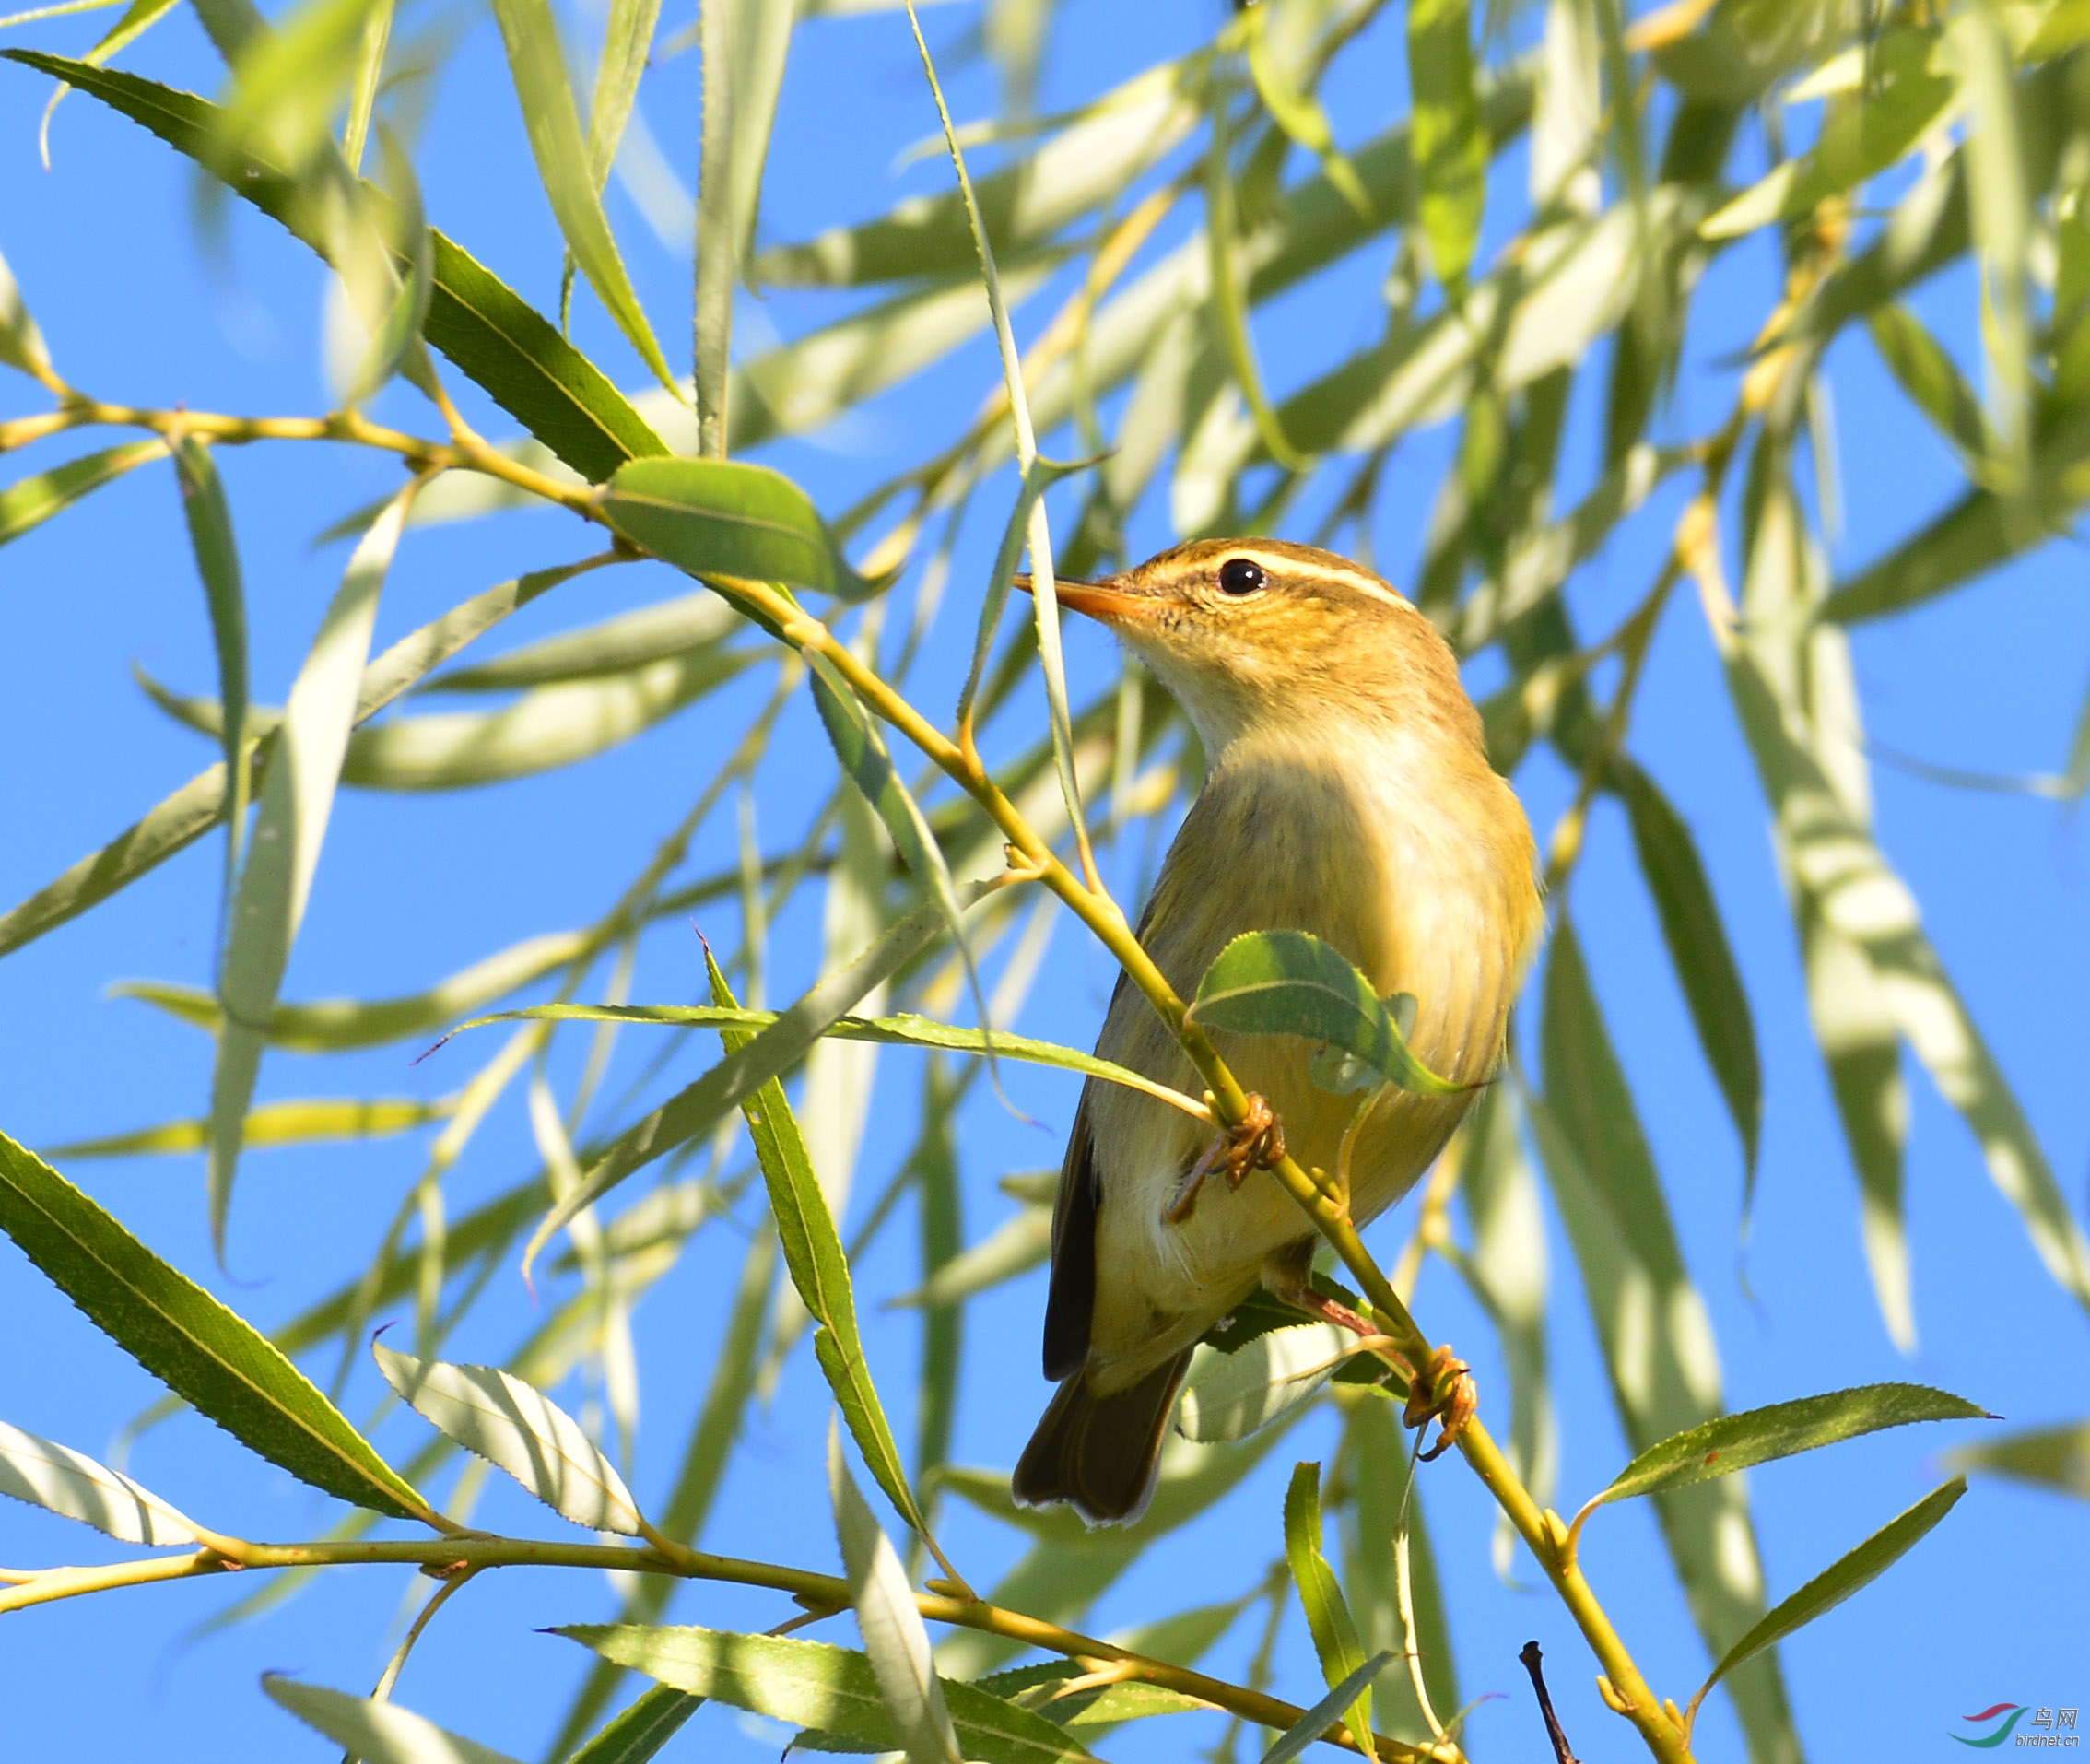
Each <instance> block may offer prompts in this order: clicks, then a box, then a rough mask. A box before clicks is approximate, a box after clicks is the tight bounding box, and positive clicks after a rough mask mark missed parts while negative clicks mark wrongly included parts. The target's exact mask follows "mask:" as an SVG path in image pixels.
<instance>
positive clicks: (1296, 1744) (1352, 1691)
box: [1262, 1652, 1393, 1764]
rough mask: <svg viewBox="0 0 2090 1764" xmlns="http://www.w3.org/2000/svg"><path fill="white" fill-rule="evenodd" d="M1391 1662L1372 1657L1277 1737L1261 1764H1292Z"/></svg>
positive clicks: (1383, 1656)
mask: <svg viewBox="0 0 2090 1764" xmlns="http://www.w3.org/2000/svg"><path fill="white" fill-rule="evenodd" d="M1392 1663H1393V1656H1392V1655H1391V1653H1383V1652H1382V1653H1375V1654H1373V1655H1372V1657H1371V1658H1370V1659H1369V1660H1367V1661H1366V1662H1365V1663H1364V1664H1362V1665H1361V1666H1359V1667H1358V1668H1357V1669H1356V1671H1355V1672H1353V1673H1352V1674H1350V1676H1348V1677H1347V1678H1345V1679H1344V1680H1343V1682H1342V1683H1341V1684H1339V1685H1337V1686H1335V1688H1333V1689H1332V1690H1331V1691H1330V1692H1329V1693H1328V1694H1327V1696H1325V1697H1323V1698H1322V1699H1321V1700H1320V1701H1319V1702H1317V1703H1316V1704H1314V1706H1313V1707H1312V1708H1311V1709H1309V1710H1308V1711H1307V1712H1306V1713H1305V1714H1303V1715H1301V1716H1300V1717H1299V1718H1298V1720H1297V1721H1296V1722H1294V1723H1292V1724H1291V1726H1289V1727H1287V1728H1286V1730H1285V1731H1284V1732H1283V1733H1282V1734H1280V1735H1278V1736H1277V1743H1276V1744H1275V1745H1274V1746H1272V1747H1271V1748H1270V1749H1269V1750H1268V1751H1267V1752H1265V1753H1263V1755H1262V1764H1292V1760H1293V1759H1294V1758H1297V1757H1298V1756H1299V1755H1300V1754H1301V1753H1303V1752H1304V1751H1305V1750H1306V1748H1307V1747H1308V1746H1311V1745H1312V1744H1313V1743H1314V1741H1315V1740H1317V1739H1320V1738H1321V1737H1322V1736H1323V1735H1326V1734H1327V1733H1328V1731H1329V1730H1330V1729H1331V1728H1333V1726H1334V1725H1335V1723H1337V1722H1339V1721H1341V1720H1342V1719H1343V1711H1344V1710H1345V1709H1349V1708H1351V1707H1352V1706H1353V1705H1354V1704H1355V1703H1356V1699H1357V1697H1358V1696H1359V1694H1360V1693H1362V1692H1363V1691H1364V1690H1365V1689H1366V1688H1368V1686H1369V1685H1370V1683H1371V1681H1372V1680H1373V1679H1374V1678H1376V1677H1378V1676H1379V1675H1380V1673H1381V1672H1383V1671H1385V1669H1386V1668H1387V1667H1388V1666H1389V1665H1391V1664H1392Z"/></svg>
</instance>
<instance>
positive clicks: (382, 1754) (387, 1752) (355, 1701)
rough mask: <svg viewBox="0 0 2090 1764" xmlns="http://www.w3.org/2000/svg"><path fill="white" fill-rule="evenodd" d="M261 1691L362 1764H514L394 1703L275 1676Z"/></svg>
mask: <svg viewBox="0 0 2090 1764" xmlns="http://www.w3.org/2000/svg"><path fill="white" fill-rule="evenodd" d="M262 1688H263V1689H264V1690H265V1691H267V1692H268V1694H269V1695H270V1696H271V1697H272V1698H274V1699H276V1701H277V1702H278V1703H280V1704H282V1705H283V1707H284V1708H286V1709H288V1711H290V1712H291V1713H292V1714H293V1715H295V1716H297V1718H298V1719H299V1721H301V1722H303V1723H305V1724H306V1725H307V1726H308V1727H316V1728H318V1729H319V1731H320V1732H321V1733H323V1734H324V1735H326V1736H327V1738H329V1739H331V1740H332V1741H333V1742H334V1743H335V1745H336V1746H346V1747H347V1748H348V1755H349V1757H351V1758H360V1759H362V1761H363V1764H515V1760H514V1759H513V1758H510V1757H509V1756H508V1754H507V1753H506V1752H497V1751H495V1750H493V1749H492V1747H490V1746H481V1745H480V1744H478V1742H477V1741H476V1740H469V1739H466V1738H464V1736H463V1735H460V1734H452V1732H450V1731H449V1729H447V1728H443V1727H438V1726H437V1725H436V1724H435V1723H433V1722H432V1721H429V1719H427V1717H425V1716H422V1715H417V1714H415V1713H414V1711H412V1710H410V1709H402V1708H400V1706H399V1705H398V1704H397V1703H395V1702H390V1701H384V1700H382V1699H378V1698H375V1697H351V1696H350V1695H349V1694H348V1693H347V1692H346V1691H345V1690H329V1689H328V1688H326V1687H325V1686H324V1685H301V1684H299V1682H298V1681H297V1680H296V1679H295V1678H286V1677H284V1676H282V1675H281V1674H280V1673H274V1672H264V1674H262Z"/></svg>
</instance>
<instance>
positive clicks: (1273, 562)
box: [1227, 545, 1408, 606]
mask: <svg viewBox="0 0 2090 1764" xmlns="http://www.w3.org/2000/svg"><path fill="white" fill-rule="evenodd" d="M1227 557H1229V558H1247V559H1250V560H1251V561H1253V562H1255V563H1260V564H1261V565H1262V567H1263V568H1264V569H1265V570H1272V571H1274V572H1275V573H1276V574H1279V575H1297V574H1300V573H1301V572H1306V573H1310V574H1313V575H1317V576H1320V577H1321V578H1322V579H1323V580H1325V581H1328V582H1343V583H1344V584H1346V585H1347V586H1349V587H1352V588H1355V589H1357V590H1358V591H1359V592H1360V593H1363V594H1369V595H1370V596H1371V597H1372V598H1373V599H1374V600H1382V601H1384V602H1386V604H1387V605H1388V606H1406V605H1407V604H1408V603H1407V602H1406V601H1405V600H1403V599H1402V597H1401V596H1400V595H1399V594H1395V593H1394V592H1393V591H1392V590H1391V588H1389V587H1387V586H1386V585H1385V584H1384V583H1383V582H1380V581H1379V580H1378V579H1377V578H1376V577H1372V576H1368V575H1366V574H1365V573H1364V572H1363V571H1362V570H1334V569H1331V568H1330V567H1329V566H1328V565H1326V564H1320V563H1307V562H1305V561H1304V560H1302V559H1298V558H1295V557H1289V556H1287V555H1286V554H1285V553H1283V552H1277V551H1258V550H1257V549H1256V548H1255V547H1253V546H1248V545H1244V546H1230V547H1227Z"/></svg>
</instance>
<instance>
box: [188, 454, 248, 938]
mask: <svg viewBox="0 0 2090 1764" xmlns="http://www.w3.org/2000/svg"><path fill="white" fill-rule="evenodd" d="M172 451H173V455H174V476H175V481H176V482H177V483H178V484H179V485H180V486H181V489H182V512H183V513H184V514H185V515H186V516H187V517H188V523H189V544H190V547H191V548H192V549H193V550H194V552H195V557H196V573H197V574H198V575H199V576H201V577H202V578H203V584H204V599H205V604H206V605H207V606H209V608H210V634H211V641H212V643H213V644H214V646H215V647H216V649H217V701H218V703H219V704H220V705H221V706H222V707H223V711H222V714H221V715H220V716H219V718H218V723H219V726H220V739H221V740H222V742H223V744H224V747H225V771H226V775H227V776H228V777H229V778H230V779H231V780H232V801H231V803H230V805H229V806H228V808H227V811H226V819H227V824H228V827H229V830H230V834H231V837H230V838H229V840H228V841H226V848H225V904H226V909H227V911H229V910H230V908H231V904H232V888H233V884H234V882H235V881H236V880H237V879H238V876H239V874H240V855H241V853H240V848H241V842H242V841H244V839H245V838H246V832H247V798H248V794H249V790H250V788H251V782H252V781H251V780H250V779H249V777H248V775H247V769H246V766H245V764H244V759H245V756H246V751H247V701H248V691H247V597H246V590H245V587H244V586H243V585H242V583H241V577H240V548H239V545H238V543H237V542H236V541H235V539H234V538H233V535H232V511H231V509H230V507H229V505H228V504H227V502H226V500H225V484H224V480H223V479H221V478H220V477H219V476H218V475H217V465H216V464H215V463H214V462H213V460H212V459H211V456H210V450H209V449H208V448H207V447H205V445H204V444H203V443H202V442H201V441H197V440H196V439H195V437H194V436H193V435H183V436H182V437H181V438H180V439H179V440H178V441H175V442H174V444H173V450H172Z"/></svg>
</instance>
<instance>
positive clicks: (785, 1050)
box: [522, 896, 977, 1272]
mask: <svg viewBox="0 0 2090 1764" xmlns="http://www.w3.org/2000/svg"><path fill="white" fill-rule="evenodd" d="M975 898H977V896H976V897H975ZM943 923H944V915H943V910H942V909H941V908H940V907H937V906H935V905H933V904H932V905H929V906H923V907H919V908H917V909H916V910H915V911H912V912H910V913H909V914H908V916H907V917H906V918H904V919H902V920H901V921H900V922H899V923H898V924H896V925H895V926H894V927H893V928H892V929H891V930H890V931H888V932H886V935H884V936H883V937H881V938H879V939H878V941H877V942H876V943H875V944H874V945H873V946H872V947H870V948H869V949H867V950H865V951H864V952H863V955H862V956H860V957H858V958H857V959H856V960H855V961H853V962H851V964H850V965H849V966H848V967H847V968H845V969H843V970H841V971H840V972H839V973H835V974H830V975H828V977H827V978H826V979H825V980H823V981H820V982H817V983H816V985H814V986H813V987H812V988H811V989H810V990H809V991H808V992H806V993H805V994H804V995H803V996H802V997H801V998H800V999H799V1001H798V1002H797V1003H796V1004H795V1005H793V1006H792V1007H791V1008H790V1009H789V1010H787V1011H786V1012H784V1014H783V1015H782V1016H781V1017H779V1018H778V1019H777V1020H776V1022H775V1023H773V1024H771V1025H770V1027H769V1029H765V1030H764V1031H763V1032H762V1033H761V1034H759V1035H757V1036H756V1037H755V1038H754V1039H753V1040H752V1041H748V1042H747V1043H746V1045H745V1046H743V1047H741V1048H739V1049H738V1050H737V1051H734V1052H729V1053H728V1054H727V1056H726V1058H725V1059H724V1060H722V1061H721V1062H720V1063H719V1064H717V1065H715V1066H713V1067H712V1068H711V1069H710V1071H709V1072H707V1073H705V1074H704V1076H702V1077H700V1078H699V1079H698V1080H697V1081H696V1082H695V1083H693V1084H689V1085H686V1086H685V1087H684V1088H682V1089H681V1090H679V1091H677V1092H676V1093H675V1095H674V1096H673V1097H671V1098H669V1099H668V1100H667V1101H666V1102H664V1103H663V1104H662V1105H661V1106H660V1107H659V1108H658V1109H655V1110H654V1111H652V1113H651V1114H649V1115H647V1116H646V1117H645V1119H644V1120H642V1121H640V1122H639V1123H636V1124H635V1125H633V1126H631V1127H630V1128H628V1129H627V1130H626V1131H625V1132H624V1133H622V1134H620V1135H618V1136H617V1138H616V1142H615V1143H614V1144H612V1146H611V1147H610V1148H609V1150H608V1151H606V1152H605V1153H604V1154H603V1157H602V1159H601V1161H600V1162H598V1163H597V1164H595V1165H594V1167H593V1169H591V1170H589V1172H588V1180H587V1181H586V1182H584V1183H583V1184H582V1185H581V1187H580V1188H578V1189H576V1190H575V1191H574V1192H573V1193H572V1194H569V1195H567V1196H566V1198H565V1199H564V1200H562V1201H560V1202H559V1203H558V1205H557V1206H555V1207H553V1208H552V1210H551V1212H550V1213H549V1214H547V1215H546V1217H545V1219H544V1221H543V1223H542V1224H540V1225H539V1226H538V1227H537V1229H536V1230H535V1232H534V1234H533V1235H532V1237H531V1239H530V1243H529V1247H528V1248H527V1249H526V1250H525V1251H524V1252H523V1257H522V1265H523V1268H524V1271H525V1272H527V1271H528V1269H529V1267H530V1265H531V1264H532V1263H533V1262H534V1261H535V1260H536V1257H537V1254H538V1252H540V1251H541V1250H542V1249H543V1248H544V1246H545V1245H546V1243H548V1242H549V1241H551V1239H552V1237H553V1236H554V1235H555V1234H556V1233H557V1232H558V1231H559V1230H560V1229H563V1228H564V1226H565V1225H566V1222H567V1221H568V1220H569V1219H570V1218H571V1217H573V1216H574V1215H575V1214H576V1213H578V1212H580V1211H581V1208H583V1207H586V1206H593V1205H594V1204H595V1203H596V1202H597V1201H599V1200H600V1199H601V1198H602V1197H603V1196H604V1195H605V1194H607V1193H608V1192H609V1191H610V1190H611V1189H613V1188H615V1187H616V1185H617V1183H619V1182H623V1181H624V1180H625V1178H626V1177H628V1176H629V1175H630V1174H631V1173H632V1172H633V1171H634V1170H642V1169H644V1168H645V1167H646V1165H648V1164H650V1163H652V1161H653V1159H654V1158H660V1157H663V1156H664V1155H665V1154H666V1153H668V1152H670V1151H672V1150H674V1149H675V1147H677V1146H679V1145H683V1144H685V1143H687V1141H689V1140H691V1139H694V1138H696V1137H698V1136H699V1135H701V1134H707V1133H709V1132H710V1130H711V1129H712V1128H713V1127H715V1126H717V1125H718V1124H719V1123H720V1122H721V1121H722V1120H723V1119H724V1118H725V1117H726V1115H727V1113H728V1112H729V1111H732V1110H734V1109H736V1108H740V1107H741V1106H742V1105H743V1104H745V1103H746V1100H747V1099H748V1098H750V1097H752V1096H753V1095H755V1093H756V1092H757V1090H759V1089H760V1088H762V1087H763V1086H764V1085H765V1084H767V1083H768V1082H769V1080H770V1079H771V1078H773V1077H776V1076H778V1075H779V1074H780V1073H782V1072H785V1071H788V1070H789V1069H790V1068H791V1067H793V1066H794V1065H796V1064H798V1062H799V1061H800V1060H802V1059H803V1058H804V1057H805V1053H806V1052H807V1050H808V1049H810V1048H811V1047H812V1045H813V1043H814V1042H815V1041H817V1040H819V1038H820V1037H821V1036H822V1035H823V1034H825V1033H826V1032H827V1030H828V1026H829V1025H831V1024H832V1023H834V1022H835V1021H836V1019H837V1018H839V1017H841V1016H842V1015H843V1014H844V1013H845V1012H846V1011H847V1010H848V1009H849V1007H850V1006H851V1005H854V1004H856V1003H857V1002H858V1000H860V999H862V998H863V997H864V996H865V995H866V994H869V993H870V992H872V991H873V990H874V989H875V987H877V986H878V985H879V984H880V983H881V982H884V981H886V980H889V979H891V978H892V976H893V975H894V974H896V973H898V971H899V970H900V969H901V968H903V967H904V966H905V965H906V964H907V963H908V962H910V961H911V960H912V959H913V958H915V957H916V956H919V955H920V954H921V953H922V951H923V950H924V949H926V948H928V947H930V945H932V944H933V943H934V942H935V940H936V936H937V934H938V933H939V932H940V931H941V930H942V928H943Z"/></svg>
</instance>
